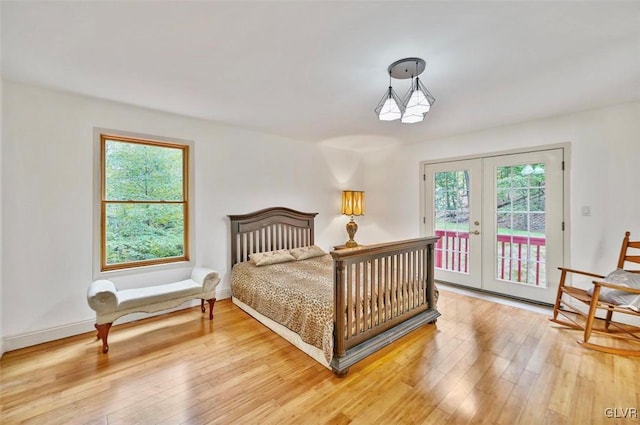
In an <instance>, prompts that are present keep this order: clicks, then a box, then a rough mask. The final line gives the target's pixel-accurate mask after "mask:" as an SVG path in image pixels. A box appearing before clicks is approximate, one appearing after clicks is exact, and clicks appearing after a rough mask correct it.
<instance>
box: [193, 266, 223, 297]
mask: <svg viewBox="0 0 640 425" xmlns="http://www.w3.org/2000/svg"><path fill="white" fill-rule="evenodd" d="M191 280H193V281H194V282H197V283H199V284H201V285H202V291H203V292H211V291H213V290H214V289H215V288H216V286H218V283H220V275H219V274H218V272H217V271H215V270H212V269H208V268H206V267H194V268H193V271H192V272H191Z"/></svg>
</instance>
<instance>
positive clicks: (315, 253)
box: [289, 245, 326, 260]
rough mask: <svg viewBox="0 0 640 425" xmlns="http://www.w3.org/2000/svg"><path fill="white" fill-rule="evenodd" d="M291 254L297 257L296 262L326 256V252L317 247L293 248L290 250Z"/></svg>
mask: <svg viewBox="0 0 640 425" xmlns="http://www.w3.org/2000/svg"><path fill="white" fill-rule="evenodd" d="M289 252H290V253H291V255H293V256H294V257H295V259H296V260H306V259H307V258H313V257H321V256H323V255H325V254H326V252H324V251H323V250H322V248H320V247H319V246H316V245H311V246H302V247H300V248H293V249H291V250H289Z"/></svg>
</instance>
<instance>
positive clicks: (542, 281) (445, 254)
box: [424, 149, 564, 303]
mask: <svg viewBox="0 0 640 425" xmlns="http://www.w3.org/2000/svg"><path fill="white" fill-rule="evenodd" d="M562 161H563V149H550V150H544V151H536V152H530V153H521V154H509V155H499V156H490V157H484V158H477V159H470V160H461V161H450V162H442V163H436V164H426V165H425V169H424V174H425V183H426V184H425V201H426V209H425V210H426V216H425V226H426V231H427V234H434V235H436V236H440V240H439V241H438V243H437V245H436V252H435V261H436V275H435V278H436V279H437V280H442V281H445V282H451V283H456V284H460V285H464V286H468V287H472V288H477V289H483V290H486V291H491V292H497V293H501V294H505V295H509V296H513V297H518V298H524V299H529V300H533V301H538V302H545V303H552V302H553V300H554V299H555V294H556V290H557V284H558V277H559V275H558V271H557V267H558V266H560V265H562V262H563V204H564V202H563V196H564V193H563V192H564V191H563V187H564V182H563V170H562V168H563V167H562V164H563V162H562Z"/></svg>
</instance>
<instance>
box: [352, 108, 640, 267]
mask: <svg viewBox="0 0 640 425" xmlns="http://www.w3.org/2000/svg"><path fill="white" fill-rule="evenodd" d="M434 112H435V111H434ZM416 125H423V126H428V125H429V118H428V117H427V118H426V120H425V122H423V123H420V124H416ZM563 142H570V143H571V169H570V170H569V172H570V173H571V174H570V179H571V180H570V182H571V189H570V205H571V210H570V212H569V225H570V231H571V233H570V235H571V237H570V251H571V258H570V259H568V260H567V261H566V265H568V266H572V267H575V268H579V269H583V270H593V271H596V272H601V273H607V272H609V271H611V270H613V269H614V268H615V265H616V262H617V258H618V253H619V249H620V243H621V241H622V237H623V236H624V232H625V231H626V230H629V231H631V234H632V237H635V239H640V196H638V195H639V192H638V187H640V172H638V171H639V170H640V102H636V103H630V104H624V105H618V106H612V107H608V108H604V109H599V110H593V111H587V112H581V113H576V114H571V115H565V116H559V117H553V118H548V119H544V120H537V121H532V122H527V123H522V124H518V125H512V126H506V127H501V128H495V129H491V130H487V131H481V132H476V133H470V134H464V135H460V136H456V137H451V138H446V139H440V140H430V141H428V142H424V143H418V144H413V145H407V146H402V147H397V148H393V149H386V150H382V151H378V152H372V153H368V154H366V156H365V158H364V159H363V163H364V166H363V173H364V177H365V187H364V189H365V190H366V191H367V202H368V210H369V211H368V212H369V213H370V215H371V217H370V220H371V222H372V224H371V226H370V229H368V231H367V232H366V238H367V239H368V240H370V241H372V242H373V241H382V240H388V239H400V238H409V237H416V236H418V235H419V232H420V220H421V218H420V205H419V200H420V178H421V177H420V176H421V173H420V170H419V163H420V161H426V160H436V159H442V158H451V157H459V156H466V155H473V154H482V153H488V152H494V151H504V150H510V149H516V148H524V147H532V146H540V145H545V144H557V143H563ZM583 205H589V206H591V216H589V217H583V216H581V215H580V207H581V206H583ZM374 222H375V223H374ZM363 233H364V232H363ZM363 237H364V236H363Z"/></svg>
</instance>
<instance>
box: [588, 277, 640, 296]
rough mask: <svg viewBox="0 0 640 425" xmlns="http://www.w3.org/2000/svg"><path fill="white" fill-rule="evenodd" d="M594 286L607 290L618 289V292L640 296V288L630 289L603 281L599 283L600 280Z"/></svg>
mask: <svg viewBox="0 0 640 425" xmlns="http://www.w3.org/2000/svg"><path fill="white" fill-rule="evenodd" d="M593 284H594V285H595V286H604V287H606V288H610V289H616V290H618V291H624V292H629V293H631V294H640V288H630V287H628V286H622V285H616V284H615V283H609V282H601V281H598V280H594V281H593Z"/></svg>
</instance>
